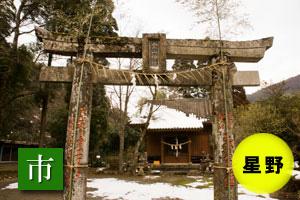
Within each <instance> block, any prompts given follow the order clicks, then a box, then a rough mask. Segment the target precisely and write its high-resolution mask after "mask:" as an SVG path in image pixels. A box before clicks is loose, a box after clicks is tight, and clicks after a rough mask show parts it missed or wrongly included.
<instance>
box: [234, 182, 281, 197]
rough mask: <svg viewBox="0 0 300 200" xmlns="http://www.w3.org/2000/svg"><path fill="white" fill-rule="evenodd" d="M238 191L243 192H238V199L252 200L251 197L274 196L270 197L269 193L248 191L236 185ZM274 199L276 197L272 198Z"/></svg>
mask: <svg viewBox="0 0 300 200" xmlns="http://www.w3.org/2000/svg"><path fill="white" fill-rule="evenodd" d="M238 193H243V194H239V200H252V199H265V200H273V199H274V198H271V197H270V195H268V194H260V195H259V196H258V194H256V193H254V192H250V191H249V190H247V189H245V188H243V186H241V185H238ZM274 200H276V199H274Z"/></svg>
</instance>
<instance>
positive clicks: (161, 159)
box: [160, 136, 165, 164]
mask: <svg viewBox="0 0 300 200" xmlns="http://www.w3.org/2000/svg"><path fill="white" fill-rule="evenodd" d="M163 141H164V137H163V136H160V162H161V164H163V163H164V162H165V161H164V143H163Z"/></svg>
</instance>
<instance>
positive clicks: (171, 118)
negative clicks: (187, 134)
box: [130, 104, 208, 131]
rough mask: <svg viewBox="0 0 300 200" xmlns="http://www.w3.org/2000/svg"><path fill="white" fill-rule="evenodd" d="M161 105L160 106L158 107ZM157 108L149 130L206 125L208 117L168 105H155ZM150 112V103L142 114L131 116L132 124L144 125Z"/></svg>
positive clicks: (143, 109)
mask: <svg viewBox="0 0 300 200" xmlns="http://www.w3.org/2000/svg"><path fill="white" fill-rule="evenodd" d="M158 107H159V108H158ZM155 109H157V110H156V111H155V112H154V113H153V116H152V119H151V120H150V123H149V126H148V130H162V129H163V130H174V129H176V130H181V131H182V130H189V131H191V130H199V129H202V128H203V127H204V125H203V123H205V122H207V121H208V119H207V118H200V117H196V115H194V114H186V113H184V112H181V111H178V110H176V109H172V108H168V107H167V106H157V105H155V106H154V110H155ZM148 112H149V104H148V105H146V106H144V107H143V108H142V110H141V113H140V114H137V115H136V116H133V117H131V122H130V124H131V125H143V124H145V122H146V119H147V115H148Z"/></svg>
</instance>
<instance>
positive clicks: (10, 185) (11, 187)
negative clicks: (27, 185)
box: [1, 183, 18, 190]
mask: <svg viewBox="0 0 300 200" xmlns="http://www.w3.org/2000/svg"><path fill="white" fill-rule="evenodd" d="M6 189H18V183H11V184H9V185H8V186H6V187H4V188H2V189H1V190H6Z"/></svg>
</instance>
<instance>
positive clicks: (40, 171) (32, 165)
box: [27, 154, 54, 183]
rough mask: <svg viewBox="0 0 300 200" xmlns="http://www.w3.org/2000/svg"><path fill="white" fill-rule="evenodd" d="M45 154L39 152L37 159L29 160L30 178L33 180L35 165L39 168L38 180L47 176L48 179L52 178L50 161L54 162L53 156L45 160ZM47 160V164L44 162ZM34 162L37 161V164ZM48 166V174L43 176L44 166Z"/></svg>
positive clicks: (40, 180)
mask: <svg viewBox="0 0 300 200" xmlns="http://www.w3.org/2000/svg"><path fill="white" fill-rule="evenodd" d="M42 157H43V155H41V154H39V155H38V159H37V160H27V161H28V162H29V163H30V164H29V180H33V170H34V167H36V168H37V170H38V182H39V183H41V182H42V180H43V179H42V178H45V179H46V180H47V181H48V180H50V179H51V164H50V163H49V162H53V161H54V159H53V158H49V159H48V160H43V159H42ZM44 162H46V163H47V164H43V163H44ZM32 163H37V164H32ZM44 167H46V168H47V171H46V172H47V173H46V176H43V170H42V168H44Z"/></svg>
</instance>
